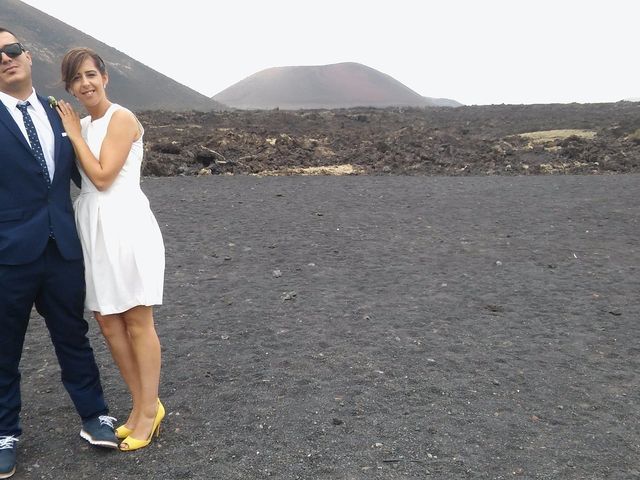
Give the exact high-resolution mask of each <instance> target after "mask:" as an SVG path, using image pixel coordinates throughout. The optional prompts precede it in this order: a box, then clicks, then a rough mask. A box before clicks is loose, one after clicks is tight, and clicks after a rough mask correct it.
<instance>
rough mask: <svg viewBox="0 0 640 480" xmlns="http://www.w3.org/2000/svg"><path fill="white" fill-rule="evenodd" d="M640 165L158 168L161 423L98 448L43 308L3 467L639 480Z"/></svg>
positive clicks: (108, 364)
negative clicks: (73, 396) (462, 171)
mask: <svg viewBox="0 0 640 480" xmlns="http://www.w3.org/2000/svg"><path fill="white" fill-rule="evenodd" d="M639 183H640V176H638V175H618V176H597V175H591V176H587V175H585V176H527V177H513V176H512V177H498V176H489V177H464V178H462V177H402V176H399V177H395V176H385V177H370V176H355V177H353V176H352V177H269V178H259V177H252V176H233V177H229V176H208V177H177V178H145V179H144V182H143V188H144V190H145V191H146V192H147V194H148V196H149V198H150V200H151V204H152V208H153V209H154V211H155V213H156V216H157V218H158V221H159V223H160V226H161V229H162V231H163V235H164V239H165V243H166V249H167V270H166V287H165V297H166V303H165V305H163V306H161V307H159V308H158V309H157V311H156V321H157V325H158V330H159V334H160V337H161V341H162V345H163V372H162V385H161V394H162V399H163V401H164V403H165V405H166V407H167V412H168V416H167V417H166V420H165V422H164V423H163V426H162V432H161V436H160V438H159V440H158V441H156V442H154V443H153V444H152V445H151V446H150V447H149V448H147V449H145V450H141V451H139V452H133V453H119V452H117V451H101V450H97V449H95V448H93V447H90V446H88V445H87V444H86V443H85V442H84V441H83V440H82V439H81V438H80V437H79V435H78V431H79V429H80V424H79V421H78V419H77V417H76V416H75V413H74V410H73V408H72V406H71V402H70V400H69V399H68V397H67V396H66V393H65V392H64V390H63V388H62V386H61V382H60V381H59V373H58V366H57V363H56V361H55V357H54V354H53V349H52V347H51V345H50V342H49V338H48V335H47V333H46V330H45V328H44V326H43V322H42V321H41V319H40V318H39V317H37V316H34V318H33V320H32V323H31V325H30V328H29V332H28V340H27V343H26V347H25V353H24V357H23V361H22V372H23V400H24V408H23V426H24V434H23V435H22V437H21V439H20V443H19V450H18V462H19V465H18V472H17V474H16V475H15V477H14V478H16V479H71V478H74V479H120V480H124V479H131V478H136V479H160V478H162V479H183V478H184V479H224V480H236V479H237V480H240V479H242V480H250V479H265V478H276V479H305V480H315V479H327V480H328V479H332V480H334V479H345V480H346V479H371V478H373V479H413V478H416V479H418V478H419V479H425V478H433V479H466V478H469V479H476V478H477V479H511V478H527V479H565V480H568V479H632V478H638V477H639V476H640V467H639V465H640V427H639V425H640V423H639V419H640V393H639V391H638V384H639V383H640V375H639V373H640V368H639V361H638V358H639V354H640V346H639V343H638V339H639V338H640V327H639V322H638V320H639V318H640V308H639V305H638V292H639V291H640V280H639V279H640V276H639V271H638V265H639V263H640V249H639V248H638V238H639V236H640V223H639V221H638V208H639V207H640V197H639V196H638V191H639V189H638V187H639ZM91 323H92V331H91V335H92V341H93V345H94V348H95V350H96V355H97V357H98V360H99V363H100V365H101V371H102V375H103V383H104V386H105V389H106V394H107V397H108V400H109V402H110V404H111V408H112V413H113V414H114V415H115V416H118V417H121V418H126V415H127V409H128V401H127V396H126V393H125V389H124V385H123V383H122V381H121V379H120V377H119V375H118V372H117V371H116V369H115V367H114V366H113V364H112V361H111V358H110V356H109V353H108V351H107V349H106V347H105V345H104V342H103V341H102V339H101V337H100V334H99V332H98V329H97V326H96V325H95V323H94V322H93V321H92V322H91Z"/></svg>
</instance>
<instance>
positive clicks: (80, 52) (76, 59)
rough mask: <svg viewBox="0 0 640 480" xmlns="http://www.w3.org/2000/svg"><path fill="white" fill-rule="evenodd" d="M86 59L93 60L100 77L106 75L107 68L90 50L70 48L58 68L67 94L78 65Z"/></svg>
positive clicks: (78, 67) (98, 56)
mask: <svg viewBox="0 0 640 480" xmlns="http://www.w3.org/2000/svg"><path fill="white" fill-rule="evenodd" d="M87 58H90V59H92V60H93V63H95V65H96V68H97V69H98V71H99V72H100V73H101V74H102V75H106V74H107V67H106V66H105V64H104V61H103V60H102V58H100V55H98V54H97V53H96V52H94V51H93V50H91V49H90V48H84V47H79V48H72V49H71V50H69V51H68V52H67V53H66V55H65V56H64V58H63V59H62V65H61V66H60V72H61V73H62V82H63V83H64V88H65V90H66V91H67V92H68V91H69V88H71V83H72V82H73V77H75V75H76V73H78V70H80V65H82V62H84V61H85V60H86V59H87Z"/></svg>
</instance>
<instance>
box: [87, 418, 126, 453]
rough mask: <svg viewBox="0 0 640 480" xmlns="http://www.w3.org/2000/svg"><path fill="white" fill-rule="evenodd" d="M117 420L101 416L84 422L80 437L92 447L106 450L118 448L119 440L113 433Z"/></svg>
mask: <svg viewBox="0 0 640 480" xmlns="http://www.w3.org/2000/svg"><path fill="white" fill-rule="evenodd" d="M115 421H116V419H115V418H113V417H109V416H107V415H100V416H99V417H94V418H92V419H90V420H86V421H84V422H82V430H80V436H81V437H82V438H84V439H85V440H86V441H87V442H89V443H90V444H91V445H97V446H98V447H106V448H118V439H117V438H116V434H115V432H114V431H113V422H115Z"/></svg>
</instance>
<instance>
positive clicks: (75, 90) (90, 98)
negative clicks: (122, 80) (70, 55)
mask: <svg viewBox="0 0 640 480" xmlns="http://www.w3.org/2000/svg"><path fill="white" fill-rule="evenodd" d="M107 81H108V77H107V75H102V74H101V73H100V70H98V67H97V66H96V64H95V62H94V61H93V59H92V58H90V57H89V58H87V59H85V61H84V62H82V64H81V65H80V68H79V70H78V71H77V72H76V74H75V76H74V77H73V79H72V80H71V86H70V88H69V90H70V93H72V94H73V95H74V96H75V97H76V98H77V99H78V100H80V102H81V103H82V104H83V105H84V106H85V107H91V106H93V105H97V104H98V103H99V102H100V101H101V100H103V99H104V98H105V97H106V95H105V91H104V87H105V85H106V84H107Z"/></svg>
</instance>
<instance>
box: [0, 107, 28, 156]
mask: <svg viewBox="0 0 640 480" xmlns="http://www.w3.org/2000/svg"><path fill="white" fill-rule="evenodd" d="M0 122H2V123H4V125H5V126H6V127H7V129H8V130H9V131H10V132H11V133H13V134H14V135H15V136H16V138H17V139H18V140H20V143H22V145H24V148H26V149H27V150H28V151H29V153H31V146H30V145H29V142H27V139H26V138H24V135H22V132H21V131H20V128H18V125H17V124H16V122H15V121H14V120H13V117H12V116H11V114H10V113H9V110H8V109H7V106H6V105H5V104H4V103H2V102H0Z"/></svg>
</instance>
